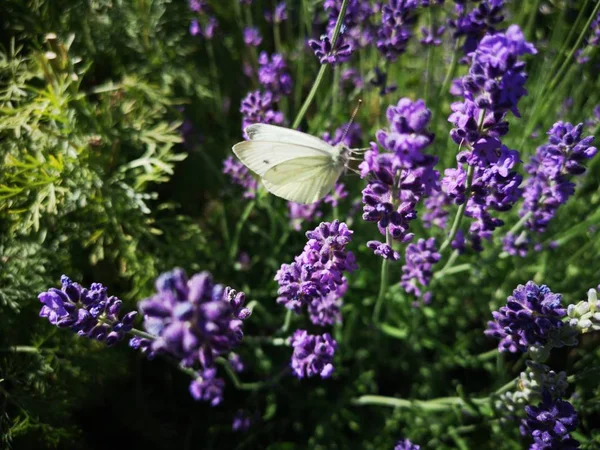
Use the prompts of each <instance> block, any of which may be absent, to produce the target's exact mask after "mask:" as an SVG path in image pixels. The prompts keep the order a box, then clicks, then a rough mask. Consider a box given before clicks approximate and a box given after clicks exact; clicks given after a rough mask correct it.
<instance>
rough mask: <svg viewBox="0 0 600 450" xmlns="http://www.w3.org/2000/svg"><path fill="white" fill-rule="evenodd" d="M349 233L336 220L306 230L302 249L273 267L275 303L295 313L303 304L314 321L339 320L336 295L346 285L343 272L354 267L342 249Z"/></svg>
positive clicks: (350, 233)
mask: <svg viewBox="0 0 600 450" xmlns="http://www.w3.org/2000/svg"><path fill="white" fill-rule="evenodd" d="M351 236H352V231H351V230H349V229H348V227H347V226H346V224H344V223H340V222H339V221H338V220H335V221H333V222H331V223H328V222H322V223H321V224H320V225H319V226H318V227H316V228H315V229H314V230H313V231H309V232H307V233H306V237H307V238H308V242H307V243H306V245H305V247H304V250H303V251H302V253H301V254H300V255H299V256H297V257H296V258H295V260H294V262H293V263H292V264H282V266H281V268H280V269H279V270H278V271H277V274H276V276H275V280H276V281H277V282H278V283H279V289H278V291H277V293H278V295H279V297H278V298H277V303H279V304H282V305H284V306H285V307H286V308H287V309H290V310H292V311H294V312H296V313H299V312H300V311H301V309H302V307H306V308H307V309H308V312H309V317H310V320H311V321H312V322H313V323H314V324H315V325H320V326H325V325H332V324H334V323H336V322H339V321H340V320H341V315H340V307H341V301H339V299H341V297H342V296H343V295H344V293H345V292H346V289H347V280H346V278H345V277H344V272H352V271H354V270H355V269H356V262H355V258H354V255H353V254H352V252H349V251H347V250H346V246H347V245H348V244H349V243H350V241H351V239H352V238H351Z"/></svg>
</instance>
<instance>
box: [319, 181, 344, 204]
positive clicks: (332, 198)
mask: <svg viewBox="0 0 600 450" xmlns="http://www.w3.org/2000/svg"><path fill="white" fill-rule="evenodd" d="M346 197H348V191H347V190H346V185H344V183H337V184H336V185H335V187H334V188H333V191H331V192H330V193H329V194H327V195H326V196H325V197H324V198H323V202H324V203H329V204H330V205H331V206H332V207H333V208H337V206H338V205H339V202H340V200H343V199H345V198H346Z"/></svg>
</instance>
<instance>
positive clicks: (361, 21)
mask: <svg viewBox="0 0 600 450" xmlns="http://www.w3.org/2000/svg"><path fill="white" fill-rule="evenodd" d="M342 2H343V0H325V2H324V3H323V8H324V9H325V10H326V11H328V13H329V20H328V23H327V30H326V33H325V35H326V36H329V38H330V39H331V36H332V35H333V31H334V29H335V24H336V22H337V18H338V15H339V13H340V10H341V7H342ZM376 11H377V5H372V4H371V2H366V1H363V0H349V2H348V7H347V9H346V15H345V16H344V22H343V24H342V26H343V30H344V35H345V39H346V40H347V42H348V44H350V46H351V47H352V48H353V49H357V48H364V47H366V46H368V45H371V44H372V43H373V40H374V35H375V30H374V29H373V27H372V26H371V17H372V16H373V14H375V12H376Z"/></svg>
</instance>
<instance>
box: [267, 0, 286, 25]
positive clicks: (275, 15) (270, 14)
mask: <svg viewBox="0 0 600 450" xmlns="http://www.w3.org/2000/svg"><path fill="white" fill-rule="evenodd" d="M287 18H288V16H287V10H286V6H285V1H283V2H280V3H277V5H275V9H274V10H273V11H266V12H265V20H266V21H267V22H268V23H281V22H284V21H285V20H287Z"/></svg>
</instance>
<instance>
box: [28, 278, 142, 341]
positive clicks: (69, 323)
mask: <svg viewBox="0 0 600 450" xmlns="http://www.w3.org/2000/svg"><path fill="white" fill-rule="evenodd" d="M60 281H61V284H62V287H61V289H56V288H50V289H48V291H46V292H42V293H41V294H39V295H38V298H39V300H40V302H41V303H42V305H43V306H42V309H41V310H40V317H46V318H47V319H48V321H49V322H50V323H51V324H52V325H54V326H56V327H58V328H69V329H70V330H72V331H74V332H76V333H77V334H78V335H79V336H82V337H88V338H90V339H95V340H97V341H101V342H105V343H106V344H107V345H109V346H110V345H113V344H115V343H116V342H117V341H120V340H121V339H123V337H125V333H127V332H128V331H130V330H131V329H132V328H133V321H134V319H135V317H136V316H137V312H135V311H132V312H130V313H127V314H125V315H124V316H123V318H122V319H120V318H119V312H120V310H121V306H122V305H123V302H122V301H121V300H120V299H118V298H117V297H115V296H114V295H111V296H110V297H109V296H108V295H107V289H106V287H104V286H103V285H102V284H100V283H92V284H91V285H90V287H89V289H88V288H84V287H82V286H81V285H80V284H79V283H74V282H73V281H71V279H70V278H69V277H68V276H66V275H63V276H61V277H60Z"/></svg>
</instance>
